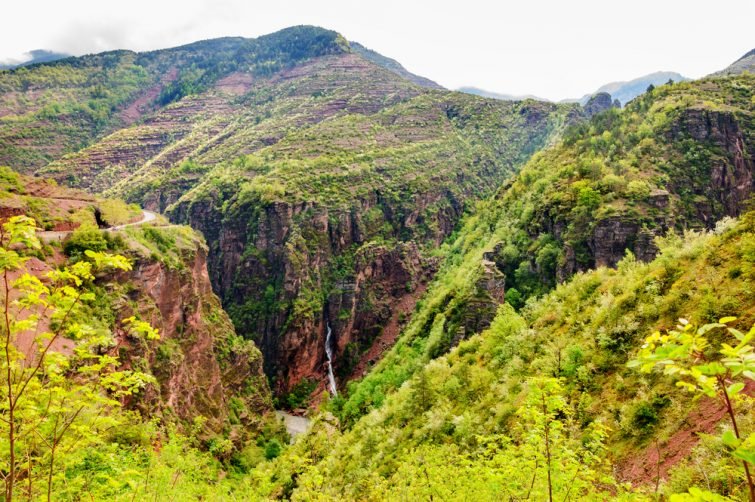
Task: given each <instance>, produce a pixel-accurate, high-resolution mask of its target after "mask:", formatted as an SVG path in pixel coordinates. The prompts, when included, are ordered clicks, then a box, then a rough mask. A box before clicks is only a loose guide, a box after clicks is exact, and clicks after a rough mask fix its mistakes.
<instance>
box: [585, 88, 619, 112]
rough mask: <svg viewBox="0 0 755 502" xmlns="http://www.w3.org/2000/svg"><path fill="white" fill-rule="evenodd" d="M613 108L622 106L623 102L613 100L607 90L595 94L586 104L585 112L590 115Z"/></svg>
mask: <svg viewBox="0 0 755 502" xmlns="http://www.w3.org/2000/svg"><path fill="white" fill-rule="evenodd" d="M611 108H621V103H619V102H618V101H613V100H612V98H611V95H610V94H608V93H607V92H599V93H597V94H595V95H593V96H592V97H591V98H590V99H589V100H588V101H587V103H586V104H585V114H586V115H587V116H588V117H592V116H593V115H597V114H598V113H601V112H604V111H606V110H609V109H611Z"/></svg>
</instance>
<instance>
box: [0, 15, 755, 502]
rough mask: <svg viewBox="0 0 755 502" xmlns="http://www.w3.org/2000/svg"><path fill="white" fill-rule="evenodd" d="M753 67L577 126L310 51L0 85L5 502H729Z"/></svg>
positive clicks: (751, 351)
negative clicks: (144, 499)
mask: <svg viewBox="0 0 755 502" xmlns="http://www.w3.org/2000/svg"><path fill="white" fill-rule="evenodd" d="M752 61H753V56H752V52H749V53H747V54H745V56H744V57H742V58H740V59H739V60H737V61H735V62H734V63H733V64H732V65H731V66H730V67H728V68H726V69H724V70H721V71H718V72H716V73H714V74H711V75H709V76H707V77H702V78H699V79H696V80H686V79H684V81H680V82H668V83H665V84H662V85H650V86H648V87H647V88H646V90H645V92H639V91H638V90H637V88H636V87H637V85H640V84H638V83H637V82H644V81H645V80H643V79H638V80H636V81H631V82H630V83H631V84H632V89H630V90H631V91H632V92H631V95H632V97H631V98H627V99H628V102H627V103H616V102H615V100H614V98H613V97H612V96H611V95H610V94H608V93H606V92H599V93H597V94H595V95H592V96H590V97H589V99H584V100H583V101H584V105H583V104H580V103H577V102H575V103H552V102H546V101H540V100H536V99H522V100H499V99H492V98H487V97H484V96H477V95H471V94H466V93H462V92H455V91H449V90H447V89H444V88H443V87H442V86H440V85H439V84H437V83H436V82H434V81H432V80H430V79H427V78H425V77H422V76H418V75H414V74H412V73H410V72H409V71H408V70H406V69H405V68H404V67H403V66H401V64H400V63H398V62H397V61H395V60H393V59H390V58H387V57H385V56H383V55H381V54H379V53H377V52H375V51H372V50H370V49H367V48H366V47H365V46H363V45H361V44H359V43H357V42H352V41H348V40H347V39H346V38H345V37H344V36H343V35H341V34H339V33H338V32H335V31H332V30H328V29H324V28H319V27H314V26H294V27H291V28H286V29H283V30H280V31H278V32H275V33H272V34H269V35H264V36H260V37H257V38H242V37H226V38H216V39H210V40H203V41H199V42H195V43H191V44H188V45H184V46H179V47H174V48H169V49H161V50H154V51H148V52H134V51H130V50H117V51H111V52H105V53H99V54H91V55H85V56H79V57H68V58H62V59H58V60H55V61H45V62H40V63H39V64H32V65H30V66H28V67H19V68H14V69H8V70H0V224H1V225H2V229H1V230H0V270H2V271H3V274H0V280H3V281H4V286H5V296H4V299H5V302H6V313H7V315H6V323H5V328H4V329H5V331H4V332H3V333H4V336H5V339H4V340H3V341H4V342H5V343H4V344H0V346H4V347H5V348H4V349H3V350H4V351H5V352H4V354H5V356H6V357H4V358H0V369H2V370H4V371H0V374H2V375H10V376H6V377H0V379H2V378H5V380H2V382H0V383H2V384H3V385H0V398H2V399H0V403H2V404H0V419H1V420H0V437H2V438H3V442H2V443H0V453H1V454H0V476H2V478H3V479H4V480H5V481H4V483H5V485H6V491H5V496H6V498H8V499H10V500H17V499H19V497H25V498H27V499H35V498H45V495H46V494H49V495H47V496H48V498H49V499H53V498H54V497H53V496H52V495H53V494H55V496H58V497H59V498H60V500H81V499H82V498H87V497H88V498H90V499H92V500H127V499H128V500H132V499H135V498H137V497H141V496H148V497H149V498H154V499H156V500H162V499H174V500H269V499H276V500H438V499H442V500H446V499H447V500H470V499H472V500H503V499H510V500H525V499H532V500H549V499H550V500H554V499H555V500H560V499H563V500H569V499H584V500H609V499H618V500H667V499H668V500H746V499H747V498H748V497H750V493H751V490H752V486H753V480H752V478H751V476H750V473H749V471H748V470H747V469H743V466H744V467H747V468H748V469H749V467H750V466H753V467H754V468H755V457H752V455H753V445H755V419H753V417H755V414H753V411H755V400H753V396H754V395H755V384H754V383H753V375H755V348H753V343H754V342H755V329H753V328H752V327H753V325H755V294H754V293H753V291H755V288H753V281H755V237H754V236H755V211H754V209H755V207H754V206H753V194H755V115H754V113H753V112H754V110H753V107H755V76H753V73H752V72H753V71H754V70H755V67H754V66H753V65H752ZM491 64H492V63H491ZM663 75H666V74H663ZM673 75H677V74H673ZM656 77H657V75H656ZM658 78H660V77H658ZM630 90H626V93H629V91H630ZM625 95H627V96H628V95H629V94H625ZM5 164H8V165H9V166H10V167H2V165H5ZM0 289H2V288H0ZM0 296H1V295H0ZM44 302H48V303H49V304H50V305H54V306H55V308H52V307H49V305H48V304H46V303H44ZM39 305H46V306H47V307H49V311H50V313H44V314H39V312H37V311H36V310H34V309H36V308H38V307H39ZM40 308H41V307H40ZM27 310H28V312H27ZM42 310H45V309H42ZM69 312H70V315H69ZM0 324H2V322H0ZM0 331H2V330H1V329H0ZM48 331H49V334H48ZM50 340H51V341H50ZM48 341H49V342H48ZM53 342H55V343H53ZM35 347H36V349H37V350H38V352H39V353H40V354H42V355H32V354H34V353H33V350H32V349H33V348H35ZM52 349H55V350H52ZM37 357H39V359H35V358H37ZM3 361H4V362H3ZM37 363H38V364H39V366H38V368H40V369H39V370H37V369H35V367H34V364H37ZM6 380H7V381H6ZM19 382H22V383H21V384H19ZM27 388H28V389H29V393H28V394H23V392H25V391H26V389H27ZM19 389H20V390H21V392H20V393H17V392H18V390H19ZM14 395H15V396H16V397H15V398H14ZM18 395H24V399H27V401H25V402H24V404H23V406H18V407H17V406H16V402H17V401H19V399H20V398H19V397H18ZM19 402H20V401H19ZM61 421H62V422H61ZM61 423H63V424H67V425H64V426H63V428H62V429H61V425H60V424H61ZM17 424H18V427H17ZM72 424H75V427H74V426H73V425H72ZM18 430H21V431H22V432H21V434H17V432H18ZM24 431H31V432H28V433H27V432H24ZM6 438H11V439H12V441H11V440H10V439H9V440H8V441H6ZM61 438H63V439H61ZM69 438H70V439H69ZM67 441H68V442H67ZM58 443H60V444H62V445H63V447H61V448H60V449H58V446H57V445H58ZM11 452H12V453H13V455H10V453H11ZM10 458H12V460H6V459H10ZM19 459H20V460H19ZM16 479H17V480H18V482H16V481H15V480H16ZM22 484H23V486H21V485H22ZM9 486H10V487H11V488H8V487H9ZM14 490H15V491H14ZM19 494H21V495H19ZM717 497H718V498H717ZM724 497H726V498H724Z"/></svg>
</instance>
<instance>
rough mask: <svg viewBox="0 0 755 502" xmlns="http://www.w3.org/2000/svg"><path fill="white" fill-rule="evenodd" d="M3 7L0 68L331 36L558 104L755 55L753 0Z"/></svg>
mask: <svg viewBox="0 0 755 502" xmlns="http://www.w3.org/2000/svg"><path fill="white" fill-rule="evenodd" d="M3 3H4V5H3V6H2V7H0V12H1V13H2V20H3V23H2V24H3V27H2V29H0V61H2V60H8V59H20V58H22V57H23V56H22V55H23V53H25V52H27V51H29V50H32V49H50V50H55V51H60V52H66V53H71V54H75V55H80V54H85V53H91V52H99V51H104V50H110V49H133V50H140V51H141V50H149V49H157V48H164V47H171V46H175V45H180V44H184V43H189V42H193V41H195V40H200V39H206V38H213V37H220V36H231V35H240V36H245V37H255V36H258V35H262V34H265V33H270V32H273V31H276V30H278V29H281V28H285V27H287V26H291V25H296V24H314V25H319V26H323V27H326V28H330V29H334V30H336V31H339V32H340V33H342V34H343V35H344V36H346V38H348V39H349V40H355V41H358V42H360V43H362V44H363V45H366V46H367V47H369V48H371V49H374V50H376V51H378V52H380V53H382V54H384V55H386V56H390V57H393V58H394V59H397V60H398V61H399V62H401V63H402V64H403V65H404V66H405V67H406V68H407V69H409V70H410V71H412V72H414V73H417V74H420V75H423V76H426V77H428V78H431V79H433V80H435V81H437V82H439V83H440V84H442V85H444V86H445V87H448V88H457V87H460V86H464V85H472V86H477V87H482V88H484V89H487V90H491V91H496V92H502V93H511V94H535V95H538V96H541V97H545V98H550V99H562V98H570V97H579V96H582V95H583V94H585V93H588V92H591V91H594V90H595V89H597V88H598V87H600V86H601V85H602V84H605V83H607V82H611V81H615V80H628V79H631V78H634V77H637V76H640V75H644V74H647V73H650V72H654V71H659V70H669V71H678V72H680V73H682V74H684V75H686V76H689V77H693V78H695V77H701V76H703V75H706V74H708V73H711V72H713V71H716V70H719V69H721V68H723V67H725V66H727V65H728V64H729V63H731V62H732V61H734V60H735V59H737V58H739V57H740V56H741V55H743V54H744V53H745V52H747V51H749V50H750V49H753V48H755V29H754V26H755V0H715V1H701V0H686V1H684V0H632V1H623V2H616V1H612V0H577V1H566V0H517V1H510V0H497V1H480V0H465V1H461V2H459V1H453V2H451V1H448V0H445V1H444V0H435V1H418V0H375V1H373V0H369V1H368V0H350V1H349V0H266V1H264V2H259V1H256V0H213V1H205V0H181V1H171V2H167V1H161V0H128V1H121V0H97V1H91V0H65V1H63V0H41V1H40V0H26V1H24V2H20V1H8V2H3Z"/></svg>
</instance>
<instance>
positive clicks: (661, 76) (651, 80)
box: [457, 54, 755, 105]
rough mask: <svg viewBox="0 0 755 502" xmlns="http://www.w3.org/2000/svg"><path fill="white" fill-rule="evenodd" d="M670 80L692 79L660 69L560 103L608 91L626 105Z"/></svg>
mask: <svg viewBox="0 0 755 502" xmlns="http://www.w3.org/2000/svg"><path fill="white" fill-rule="evenodd" d="M743 59H744V58H743ZM753 61H755V56H753V55H752V54H750V64H751V65H752V64H754V63H753ZM735 64H736V63H735ZM732 66H734V65H732ZM669 80H673V81H674V82H684V81H686V80H690V79H689V78H687V77H685V76H683V75H681V74H679V73H676V72H672V71H658V72H655V73H650V74H648V75H644V76H642V77H638V78H635V79H633V80H628V81H621V82H611V83H609V84H605V85H603V86H601V87H600V88H599V89H597V90H596V91H595V92H591V93H589V94H585V95H584V96H582V97H581V98H574V99H563V100H561V101H559V102H560V103H579V104H581V105H584V104H586V103H587V101H589V99H590V97H592V96H595V95H596V94H599V93H601V92H606V93H608V94H610V95H611V98H613V99H618V100H619V102H621V104H622V105H625V104H626V103H628V102H629V101H631V100H633V99H634V98H636V97H637V96H639V95H640V94H642V93H644V92H645V91H646V90H647V88H648V86H650V85H651V84H652V85H654V86H658V85H663V84H665V83H666V82H668V81H669ZM457 90H458V91H460V92H466V93H467V94H474V95H477V96H484V97H486V98H493V99H502V100H504V101H520V100H523V99H537V100H539V101H550V100H548V99H545V98H540V97H538V96H534V95H532V94H520V95H514V94H502V93H497V92H492V91H487V90H485V89H480V88H478V87H460V88H459V89H457Z"/></svg>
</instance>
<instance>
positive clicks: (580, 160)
mask: <svg viewBox="0 0 755 502" xmlns="http://www.w3.org/2000/svg"><path fill="white" fill-rule="evenodd" d="M752 95H753V77H752V76H741V77H729V78H726V79H709V80H702V81H697V82H692V83H681V84H674V85H671V86H663V87H660V88H658V89H656V90H655V91H653V92H652V93H650V94H648V95H647V96H646V97H645V98H642V99H640V100H636V101H635V102H634V103H633V104H632V105H631V106H629V107H627V108H625V109H624V110H615V109H612V110H609V111H607V112H605V113H604V114H601V115H598V116H596V117H594V118H593V119H592V121H591V122H590V123H588V124H585V125H580V126H577V127H576V128H575V129H573V130H571V131H570V132H567V134H566V135H565V138H564V140H563V141H562V142H561V143H560V144H558V145H556V146H554V147H552V148H550V149H546V150H545V151H543V152H541V153H538V154H537V155H535V156H534V157H533V158H532V159H531V160H530V161H529V162H528V163H527V164H526V165H525V166H524V167H523V168H522V170H521V172H520V173H519V175H518V176H517V177H516V179H515V180H514V181H513V182H511V183H507V184H505V185H504V186H503V187H502V188H501V189H500V190H499V192H498V193H497V194H496V195H495V197H493V198H491V199H490V200H487V201H485V202H484V203H482V204H480V205H479V206H478V208H477V210H476V212H475V214H473V215H472V216H470V217H469V218H467V219H466V220H465V222H464V224H463V226H462V228H461V229H460V231H459V233H458V234H457V235H456V236H455V239H454V240H452V241H451V242H450V243H449V244H448V246H447V247H446V248H444V250H443V252H442V253H441V254H442V255H443V256H444V257H445V259H444V265H443V267H442V268H441V270H440V271H439V273H438V274H437V279H436V281H435V282H434V283H433V284H432V285H431V286H430V287H429V289H428V291H427V293H426V294H425V296H424V297H423V299H422V300H421V302H420V303H419V304H418V307H417V309H416V310H415V312H414V313H413V314H412V317H411V320H410V321H409V322H408V324H407V326H406V328H405V329H404V331H403V333H402V336H401V337H400V338H399V341H398V342H397V344H396V346H395V347H394V348H393V349H392V350H391V351H390V352H388V353H387V355H386V356H385V358H384V359H383V360H382V361H381V362H380V363H379V364H378V365H377V366H376V367H375V368H374V369H373V370H372V371H371V372H370V373H369V374H368V375H367V376H366V377H365V378H364V379H363V380H361V381H360V382H357V383H354V384H352V385H351V386H350V388H349V392H348V397H347V398H346V401H345V402H344V403H341V404H340V405H339V406H341V410H342V412H341V413H342V415H341V417H342V418H343V419H344V420H347V421H348V422H351V421H353V420H355V419H356V418H358V417H360V416H361V415H363V414H364V413H366V412H367V411H369V410H370V409H372V408H373V407H376V406H378V407H379V406H380V405H381V403H383V401H384V399H385V398H386V396H387V395H388V394H390V393H391V392H392V391H393V390H395V389H397V388H399V387H400V386H401V384H402V383H403V382H404V381H406V380H407V379H408V378H410V377H411V375H413V374H414V372H415V371H417V370H418V369H419V368H421V367H422V366H423V365H424V364H426V362H427V361H428V360H432V359H433V358H435V357H437V356H439V355H441V354H444V353H445V352H447V351H448V350H449V349H450V348H451V347H453V346H455V345H457V344H458V343H459V342H460V341H461V340H463V339H465V338H468V337H470V336H471V335H473V334H475V333H478V332H480V331H481V330H482V329H484V328H485V327H487V325H488V324H489V323H490V321H491V319H492V318H493V315H494V313H495V311H496V308H497V306H498V305H499V304H500V303H502V301H503V299H504V298H505V299H506V300H507V302H508V303H509V304H511V305H513V306H514V307H516V308H521V307H523V306H524V304H525V301H526V300H527V298H531V297H536V296H538V295H541V294H543V293H545V292H547V291H549V290H551V289H552V288H553V287H555V286H556V284H557V283H559V282H563V281H564V280H568V278H569V277H571V276H572V275H573V274H574V273H576V272H579V271H585V270H589V269H592V268H595V267H600V266H609V267H610V266H616V264H617V263H619V261H620V260H621V259H622V258H624V256H625V254H626V251H627V250H628V251H630V252H632V253H633V256H635V257H636V259H638V260H640V261H648V260H650V259H652V258H653V257H654V256H655V255H656V253H657V252H658V248H657V244H656V243H655V237H662V236H664V235H666V234H667V233H668V232H669V231H671V232H683V231H685V230H686V229H704V228H708V229H710V228H713V226H714V225H715V224H716V222H717V221H718V220H719V219H720V218H722V217H725V216H736V215H738V214H740V213H741V212H742V211H744V210H746V208H747V207H749V201H750V197H751V194H752V192H753V188H755V187H754V186H753V174H754V171H755V162H753V152H755V147H753V146H752V145H753V132H754V131H755V129H754V128H753V122H752V120H753V118H752V106H753V101H752Z"/></svg>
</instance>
